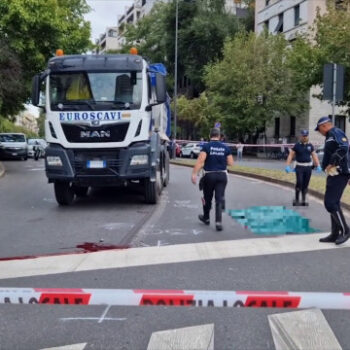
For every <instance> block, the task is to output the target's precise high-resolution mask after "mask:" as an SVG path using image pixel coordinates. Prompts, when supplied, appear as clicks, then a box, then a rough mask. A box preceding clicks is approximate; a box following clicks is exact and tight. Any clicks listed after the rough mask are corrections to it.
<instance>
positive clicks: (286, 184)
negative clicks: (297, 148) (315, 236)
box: [170, 160, 350, 210]
mask: <svg viewBox="0 0 350 350" xmlns="http://www.w3.org/2000/svg"><path fill="white" fill-rule="evenodd" d="M170 163H171V164H174V165H180V166H185V167H188V168H193V165H191V164H184V163H181V162H180V161H173V160H172V161H170ZM228 172H229V174H233V175H239V176H243V177H249V178H252V179H256V180H261V181H265V182H269V183H274V184H277V185H281V186H284V187H288V188H294V187H295V185H294V184H293V183H291V182H288V181H284V180H278V179H272V178H270V177H267V176H264V175H257V174H247V173H245V172H243V171H237V170H228ZM308 194H309V195H311V196H313V197H316V198H317V199H321V200H323V198H324V194H323V193H320V192H318V191H316V190H312V189H309V191H308ZM341 205H342V207H343V208H345V209H346V210H350V204H346V203H343V202H342V203H341Z"/></svg>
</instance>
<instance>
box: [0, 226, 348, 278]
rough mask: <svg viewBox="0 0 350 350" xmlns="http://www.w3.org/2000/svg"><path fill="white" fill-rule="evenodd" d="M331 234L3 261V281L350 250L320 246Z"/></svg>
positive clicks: (1, 276) (1, 272) (1, 263)
mask: <svg viewBox="0 0 350 350" xmlns="http://www.w3.org/2000/svg"><path fill="white" fill-rule="evenodd" d="M327 234H329V233H320V234H313V235H290V236H282V237H264V238H253V239H240V240H230V241H216V242H202V243H192V244H177V245H166V246H159V247H145V248H131V249H125V250H108V251H100V252H95V253H86V254H71V255H63V256H62V255H57V256H44V257H39V258H34V259H25V260H9V261H0V279H5V278H18V277H26V276H39V275H49V274H58V273H67V272H78V271H92V270H100V269H116V268H126V267H135V266H149V265H161V264H171V263H184V262H196V261H209V260H217V259H229V258H242V257H253V256H261V255H275V254H285V253H301V252H311V251H321V250H330V249H346V248H348V247H349V243H347V244H344V245H342V246H340V247H339V246H338V247H337V246H335V245H334V244H332V243H330V244H325V243H319V241H318V240H319V238H321V237H324V236H325V235H327Z"/></svg>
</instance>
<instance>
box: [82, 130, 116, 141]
mask: <svg viewBox="0 0 350 350" xmlns="http://www.w3.org/2000/svg"><path fill="white" fill-rule="evenodd" d="M93 137H98V138H100V139H102V138H110V137H111V131H110V130H101V131H97V130H95V131H89V130H88V131H80V138H81V139H85V138H93Z"/></svg>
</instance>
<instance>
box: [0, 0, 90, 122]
mask: <svg viewBox="0 0 350 350" xmlns="http://www.w3.org/2000/svg"><path fill="white" fill-rule="evenodd" d="M88 11H89V7H88V6H87V4H86V0H45V1H42V0H25V1H23V0H1V1H0V13H1V16H0V39H1V41H3V42H5V44H6V45H7V46H8V48H9V50H10V51H11V52H12V54H13V55H15V56H16V57H17V58H18V60H19V63H20V66H21V68H22V70H21V73H20V72H19V70H18V69H17V72H18V75H15V76H14V79H16V80H17V81H18V82H20V83H21V84H22V86H23V88H24V89H25V94H24V96H21V97H20V98H19V100H20V101H12V102H15V103H12V106H9V104H8V103H7V102H6V101H3V104H6V106H5V107H3V108H4V109H5V111H6V113H5V114H4V115H7V114H8V113H12V112H13V111H14V110H16V109H17V110H19V109H21V107H22V103H23V102H25V100H26V99H27V98H28V97H29V96H30V85H31V84H30V82H31V79H32V77H33V75H34V74H36V73H38V72H39V71H41V70H43V69H44V68H45V66H46V62H47V60H48V59H49V58H50V57H52V56H53V55H54V53H55V51H56V49H58V48H61V49H63V50H64V51H65V52H66V53H67V54H70V53H81V52H85V51H86V50H87V49H88V48H89V47H90V45H91V43H90V39H89V37H90V23H89V22H86V21H85V20H84V18H83V15H84V14H85V13H87V12H88ZM3 64H4V63H3V62H0V65H1V67H0V69H4V68H3ZM11 109H12V110H11Z"/></svg>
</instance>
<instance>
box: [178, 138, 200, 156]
mask: <svg viewBox="0 0 350 350" xmlns="http://www.w3.org/2000/svg"><path fill="white" fill-rule="evenodd" d="M200 151H201V147H200V144H199V143H193V142H190V143H186V144H185V145H183V146H182V147H181V153H180V157H190V158H192V159H193V158H197V157H198V155H199V153H200Z"/></svg>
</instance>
